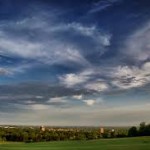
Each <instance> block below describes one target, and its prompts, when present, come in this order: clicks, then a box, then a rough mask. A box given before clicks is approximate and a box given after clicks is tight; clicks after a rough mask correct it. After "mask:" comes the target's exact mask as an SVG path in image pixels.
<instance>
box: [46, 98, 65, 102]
mask: <svg viewBox="0 0 150 150" xmlns="http://www.w3.org/2000/svg"><path fill="white" fill-rule="evenodd" d="M47 102H48V103H66V102H67V100H66V97H54V98H50V99H49V100H48V101H47Z"/></svg>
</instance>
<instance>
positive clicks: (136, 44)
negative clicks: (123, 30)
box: [123, 22, 150, 61]
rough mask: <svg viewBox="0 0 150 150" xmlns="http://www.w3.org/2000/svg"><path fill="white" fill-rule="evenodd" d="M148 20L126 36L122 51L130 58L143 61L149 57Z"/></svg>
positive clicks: (149, 35)
mask: <svg viewBox="0 0 150 150" xmlns="http://www.w3.org/2000/svg"><path fill="white" fill-rule="evenodd" d="M149 41H150V22H148V23H147V24H146V25H145V26H143V27H141V28H140V29H138V30H137V31H136V32H135V33H134V34H132V35H131V36H129V37H128V39H127V41H126V42H125V49H123V53H124V54H126V55H127V56H128V57H131V58H132V59H135V60H139V61H145V60H147V59H148V58H150V43H149Z"/></svg>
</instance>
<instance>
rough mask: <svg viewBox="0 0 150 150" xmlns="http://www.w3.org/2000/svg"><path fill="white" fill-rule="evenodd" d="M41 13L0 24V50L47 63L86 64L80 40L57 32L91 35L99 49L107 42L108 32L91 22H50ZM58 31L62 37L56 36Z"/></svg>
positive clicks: (0, 51)
mask: <svg viewBox="0 0 150 150" xmlns="http://www.w3.org/2000/svg"><path fill="white" fill-rule="evenodd" d="M42 17H43V18H42ZM42 17H41V16H37V17H34V16H33V17H31V18H24V19H23V20H20V21H17V22H6V23H4V24H2V25H1V30H0V54H2V55H7V56H18V57H23V58H26V59H34V60H37V61H40V62H44V63H48V64H53V63H58V62H59V63H60V62H65V61H72V62H75V63H78V64H81V65H88V61H87V60H86V59H85V58H84V55H83V53H81V52H80V51H82V46H80V45H82V44H83V43H82V41H80V43H76V42H74V41H73V40H70V37H68V36H66V34H65V33H63V34H62V33H61V32H70V33H71V34H72V36H74V34H76V33H78V34H79V36H81V37H82V36H86V37H87V38H91V39H92V40H93V41H94V43H93V44H94V45H95V47H96V48H98V47H99V48H100V49H103V48H104V47H105V46H108V45H110V39H111V36H110V35H109V34H105V33H101V32H100V31H99V30H98V29H97V28H96V27H95V26H94V25H93V26H86V25H82V24H80V23H76V22H73V23H67V24H58V23H55V22H54V20H53V19H52V20H51V22H50V21H49V20H46V19H44V17H45V16H42ZM6 29H11V32H10V33H9V32H8V31H7V30H6ZM27 31H29V32H27ZM35 31H36V32H35ZM59 32H60V34H61V36H63V39H64V40H62V39H61V38H58V35H57V34H58V33H59ZM35 33H36V34H35ZM33 39H34V40H33ZM89 40H90V39H89ZM90 41H91V40H90Z"/></svg>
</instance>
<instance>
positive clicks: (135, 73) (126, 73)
mask: <svg viewBox="0 0 150 150" xmlns="http://www.w3.org/2000/svg"><path fill="white" fill-rule="evenodd" d="M112 77H113V78H114V79H113V80H112V84H114V85H115V86H117V87H119V88H122V89H130V88H134V87H141V86H143V85H145V84H148V83H149V82H150V62H146V63H145V64H143V66H142V67H141V68H138V67H135V66H134V67H129V66H119V67H117V68H116V69H115V70H114V73H113V74H112Z"/></svg>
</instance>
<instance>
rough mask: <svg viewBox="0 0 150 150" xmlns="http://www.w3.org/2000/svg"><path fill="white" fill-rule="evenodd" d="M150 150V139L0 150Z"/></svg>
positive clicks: (24, 145) (14, 145)
mask: <svg viewBox="0 0 150 150" xmlns="http://www.w3.org/2000/svg"><path fill="white" fill-rule="evenodd" d="M100 149H101V150H129V149H130V150H150V137H138V138H122V139H102V140H93V141H65V142H41V143H1V144H0V150H100Z"/></svg>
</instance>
